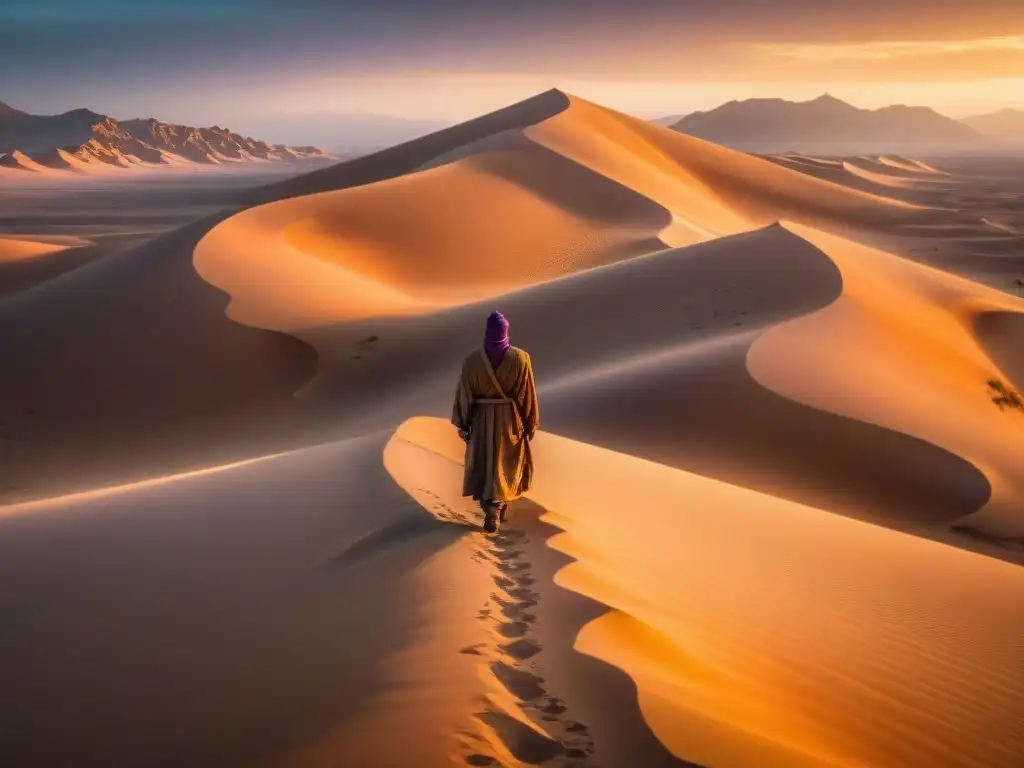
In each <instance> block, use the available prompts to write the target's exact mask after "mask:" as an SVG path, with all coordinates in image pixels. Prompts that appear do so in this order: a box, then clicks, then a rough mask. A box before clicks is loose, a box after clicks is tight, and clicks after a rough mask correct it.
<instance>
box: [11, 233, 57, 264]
mask: <svg viewBox="0 0 1024 768" xmlns="http://www.w3.org/2000/svg"><path fill="white" fill-rule="evenodd" d="M67 247H68V245H67V244H64V243H53V242H41V241H38V240H26V239H21V238H13V237H0V264H5V263H8V262H12V261H21V260H22V259H31V258H34V257H36V256H43V255H45V254H47V253H56V252H57V251H63V250H64V249H65V248H67Z"/></svg>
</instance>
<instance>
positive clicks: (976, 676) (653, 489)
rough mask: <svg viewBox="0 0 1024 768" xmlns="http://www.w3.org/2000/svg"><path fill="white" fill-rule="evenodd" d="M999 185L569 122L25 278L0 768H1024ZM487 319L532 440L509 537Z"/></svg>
mask: <svg viewBox="0 0 1024 768" xmlns="http://www.w3.org/2000/svg"><path fill="white" fill-rule="evenodd" d="M939 165H943V164H941V163H940V164H939ZM1015 183H1016V182H1015ZM1009 184H1010V182H1004V181H996V180H993V179H992V178H989V177H985V178H982V179H981V180H980V181H979V180H978V179H975V178H972V177H970V176H969V175H967V174H962V173H959V172H957V171H956V170H955V169H952V168H950V169H946V168H945V167H944V166H943V167H942V168H938V167H932V166H931V165H928V164H926V163H922V162H918V161H916V160H913V159H911V158H906V157H897V156H882V157H856V158H829V157H812V156H806V155H798V154H795V153H788V154H783V155H777V156H770V157H756V156H751V155H745V154H742V153H739V152H735V151H732V150H729V149H726V148H724V147H720V146H717V145H714V144H711V143H708V142H705V141H701V140H698V139H695V138H692V137H688V136H685V135H682V134H679V133H676V132H673V131H671V130H668V129H666V128H661V127H659V126H656V125H652V124H649V123H646V122H644V121H641V120H637V119H634V118H631V117H628V116H626V115H622V114H619V113H616V112H613V111H611V110H608V109H605V108H604V107H601V106H598V105H596V104H593V103H590V102H587V101H584V100H582V99H579V98H576V97H573V96H569V95H566V94H562V93H560V92H557V91H552V92H548V93H545V94H541V95H540V96H537V97H535V98H533V99H530V100H527V101H526V102H523V103H521V104H516V105H513V106H511V107H508V108H506V109H504V110H500V111H498V112H495V113H492V114H490V115H486V116H483V117H481V118H478V119H476V120H472V121H469V122H467V123H463V124H460V125H458V126H455V127H453V128H450V129H446V130H444V131H440V132H438V133H435V134H432V135H430V136H426V137H422V138H420V139H416V140H414V141H411V142H408V143H406V144H403V145H399V146H396V147H392V148H390V149H386V150H383V151H381V152H379V153H375V154H373V155H368V156H365V157H360V158H356V159H353V160H351V161H349V162H346V163H341V164H338V165H335V166H331V167H328V168H323V169H321V170H317V171H314V172H312V173H309V174H306V175H303V176H298V177H294V178H289V179H287V180H286V181H283V182H277V183H274V184H269V185H267V186H264V187H261V188H259V189H257V190H253V191H252V192H250V193H248V197H247V200H248V201H249V202H250V203H251V205H249V206H248V207H245V208H243V209H240V210H223V211H220V212H217V213H214V214H212V215H210V216H208V217H207V218H204V219H200V220H198V221H195V222H193V223H190V224H188V225H187V226H184V227H181V228H180V229H176V230H173V231H170V232H166V233H164V234H161V235H159V236H155V237H152V238H148V239H146V240H145V241H143V242H141V243H139V244H137V245H134V246H133V247H130V248H127V249H125V250H122V251H118V252H117V253H116V254H115V255H114V256H104V257H103V258H96V259H95V260H93V261H90V262H89V263H85V264H83V265H81V266H77V268H74V269H66V270H64V271H61V272H60V274H59V275H57V276H55V277H47V278H46V279H43V278H42V277H40V278H39V279H38V280H35V279H34V282H32V283H31V286H30V287H27V288H22V287H18V286H21V285H22V283H17V284H15V283H13V282H12V283H11V285H12V286H14V287H12V288H11V289H10V293H9V295H7V296H4V297H2V298H0V348H2V349H4V352H5V355H7V356H8V358H9V359H10V360H11V361H12V364H11V365H10V366H7V367H5V371H4V375H3V376H2V377H0V448H2V449H3V450H4V451H5V453H4V454H3V456H4V463H3V465H2V467H0V471H2V472H4V473H5V474H4V476H3V484H0V494H10V495H8V496H6V497H5V499H4V503H5V504H6V505H5V506H0V580H2V582H3V583H4V584H5V585H7V587H8V588H7V589H4V590H2V591H0V622H2V623H3V626H4V631H3V632H2V633H0V674H2V676H3V679H4V680H5V681H7V682H8V687H9V689H10V690H11V691H14V692H16V695H12V696H10V697H8V704H7V705H6V708H5V709H4V711H3V714H4V722H5V723H7V724H8V725H9V727H8V728H7V729H6V730H5V743H4V754H5V757H8V758H9V759H10V760H11V761H12V764H18V765H30V764H48V765H69V764H74V765H77V766H82V767H85V768H92V767H93V766H96V767H99V766H106V765H109V764H110V761H111V759H114V760H115V761H117V762H121V763H124V764H130V765H168V766H171V765H175V766H177V765H216V766H236V765H237V766H250V765H265V766H290V767H295V768H317V767H319V766H325V765H352V766H366V767H367V768H376V767H377V766H380V767H381V768H404V767H405V766H410V765H415V766H417V767H418V768H434V767H435V766H437V767H438V768H440V767H441V766H450V765H461V766H466V765H470V766H503V767H505V768H521V767H523V766H550V767H552V768H596V767H599V766H606V767H607V768H620V767H623V768H625V767H627V766H628V767H632V766H643V767H644V768H675V767H678V766H684V765H694V764H697V765H713V766H722V767H723V768H724V767H727V766H736V767H737V768H747V767H748V766H780V767H786V766H798V767H800V768H803V767H804V766H843V767H844V768H845V767H849V768H855V767H856V768H904V767H905V766H918V765H920V766H943V767H944V766H965V767H976V768H1019V766H1020V765H1022V764H1024V731H1022V730H1021V728H1020V727H1019V724H1020V723H1021V722H1024V645H1022V642H1021V638H1022V637H1024V569H1022V565H1024V554H1022V553H1024V514H1022V510H1024V451H1022V450H1021V449H1020V446H1021V445H1024V405H1022V400H1021V397H1020V394H1019V393H1020V391H1021V389H1022V388H1024V299H1022V298H1020V297H1019V296H1017V295H1013V294H1014V291H1015V290H1016V289H1015V286H1016V285H1017V283H1019V284H1020V286H1022V287H1024V282H1021V280H1022V279H1024V271H1021V272H1020V273H1019V275H1020V276H1019V277H1018V276H1017V275H1018V273H1017V272H1015V271H1014V270H1016V269H1018V268H1021V269H1024V258H1022V256H1021V253H1022V252H1021V250H1020V246H1021V236H1020V234H1019V233H1020V232H1024V220H1022V218H1021V212H1020V210H1018V209H1019V206H1016V202H1015V201H1016V200H1017V199H1018V198H1019V187H1016V188H1011V187H1009V186H1007V185H1009ZM1007 189H1010V190H1011V191H1007ZM1013 189H1016V190H1017V191H1016V192H1014V191H1013ZM1015 195H1016V197H1015ZM73 244H75V243H71V242H61V243H58V242H57V241H55V240H53V239H52V238H51V239H49V240H48V241H47V242H43V239H40V240H39V241H38V242H37V241H36V238H34V237H29V236H25V237H20V236H19V237H16V238H10V239H0V268H2V269H6V270H10V269H11V268H17V267H19V265H22V264H24V263H35V262H36V261H39V260H41V259H47V258H51V259H57V258H63V257H64V256H63V255H62V254H64V252H63V251H61V250H60V249H61V248H64V247H66V246H67V247H70V246H71V245H73ZM77 244H78V245H82V244H83V243H77ZM73 252H74V251H73V250H70V249H69V250H68V253H73ZM19 279H20V278H19ZM1014 279H1016V280H1017V283H1014V282H1013V280H1014ZM25 285H28V283H25ZM1020 292H1021V291H1017V293H1020ZM494 308H499V309H501V310H502V311H503V312H504V313H505V314H506V315H507V316H508V317H509V319H510V322H511V332H512V340H513V343H514V344H517V345H522V346H523V348H525V349H527V350H528V351H529V352H530V355H531V358H532V360H533V364H534V367H535V370H536V372H537V377H538V383H539V395H540V403H541V405H540V412H541V425H542V430H543V431H542V432H541V433H540V434H538V436H537V439H536V441H535V444H534V449H535V454H536V463H537V475H536V484H535V486H534V487H533V488H532V489H531V490H530V492H529V493H528V494H527V496H526V498H524V499H521V500H519V501H517V502H515V503H514V504H513V505H512V506H511V507H510V510H509V511H510V520H509V521H508V523H507V524H506V525H505V526H504V527H503V529H502V531H501V533H500V534H498V535H495V536H485V535H484V534H483V533H482V532H481V530H480V526H479V522H480V513H479V508H478V507H476V506H475V505H474V504H473V503H472V502H471V501H470V500H469V499H467V498H463V497H462V496H461V491H462V471H463V469H462V461H463V451H464V446H463V443H462V442H461V441H460V440H459V438H458V436H457V435H456V433H455V431H454V429H453V428H452V426H451V425H450V424H449V422H448V415H449V413H450V409H451V398H452V395H453V393H454V387H455V376H456V374H457V372H458V370H459V365H460V364H461V362H462V360H463V359H464V357H465V355H466V354H467V353H468V352H470V351H471V350H473V349H474V348H476V347H477V345H478V344H479V343H480V333H481V330H482V322H483V319H484V318H485V317H486V315H487V313H488V312H490V311H491V310H492V309H494ZM111 371H115V372H116V375H112V374H111ZM9 448H10V449H11V450H8V449H9ZM14 502H17V503H14ZM97 692H102V693H103V695H98V693H97ZM55 702H59V705H57V704H55ZM168 723H172V724H173V727H170V726H168ZM112 755H116V758H112V757H111V756H112Z"/></svg>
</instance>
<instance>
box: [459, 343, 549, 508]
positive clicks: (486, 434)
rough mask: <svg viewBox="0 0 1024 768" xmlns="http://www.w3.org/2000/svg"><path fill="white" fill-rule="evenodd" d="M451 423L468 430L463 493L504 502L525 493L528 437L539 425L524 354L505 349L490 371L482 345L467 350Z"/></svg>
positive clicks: (530, 464) (530, 476) (530, 459)
mask: <svg viewBox="0 0 1024 768" xmlns="http://www.w3.org/2000/svg"><path fill="white" fill-rule="evenodd" d="M492 378H493V379H496V380H497V383H498V384H500V386H501V390H502V391H501V392H499V391H498V387H497V386H496V385H495V382H494V381H492ZM513 400H514V401H515V407H513V403H512V401H513ZM516 408H518V413H517V411H516ZM452 424H454V425H455V426H456V427H457V428H458V429H460V430H462V431H463V432H468V433H469V440H468V442H467V443H466V468H465V474H464V476H463V481H462V495H463V496H472V497H473V498H474V499H476V500H478V501H481V500H483V501H501V502H506V501H512V500H513V499H516V498H518V497H519V496H521V495H522V494H523V493H525V492H526V491H528V490H529V489H530V484H531V483H532V481H533V457H532V455H531V453H530V439H532V438H533V435H534V433H535V432H536V431H537V426H538V425H539V424H540V413H539V411H538V409H537V388H536V385H535V384H534V380H533V363H531V362H530V356H529V355H528V354H527V353H526V352H524V351H523V350H521V349H519V348H518V347H509V349H508V352H506V353H505V357H504V358H502V361H501V362H500V363H499V364H498V367H497V368H496V369H495V368H493V367H492V366H491V362H490V360H488V359H487V355H486V353H485V352H484V351H483V350H482V349H478V350H476V351H475V352H473V353H472V354H470V355H469V356H468V357H467V358H466V360H465V362H464V363H463V364H462V375H461V376H460V377H459V386H458V388H457V389H456V392H455V406H454V407H453V408H452Z"/></svg>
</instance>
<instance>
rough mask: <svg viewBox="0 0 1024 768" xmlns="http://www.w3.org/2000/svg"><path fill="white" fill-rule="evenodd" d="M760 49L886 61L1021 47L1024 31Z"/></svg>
mask: <svg viewBox="0 0 1024 768" xmlns="http://www.w3.org/2000/svg"><path fill="white" fill-rule="evenodd" d="M756 48H757V50H759V51H761V52H762V53H768V54H771V55H773V56H777V57H779V58H784V59H792V60H796V61H808V62H814V61H887V60H891V59H900V58H908V57H920V56H936V55H943V54H960V53H982V52H986V53H988V52H998V51H1006V52H1008V53H1009V52H1013V53H1020V52H1021V51H1024V35H1007V36H1002V37H982V38H977V39H974V40H915V41H875V42H869V43H843V44H830V45H820V44H778V43H776V44H764V45H758V46H756Z"/></svg>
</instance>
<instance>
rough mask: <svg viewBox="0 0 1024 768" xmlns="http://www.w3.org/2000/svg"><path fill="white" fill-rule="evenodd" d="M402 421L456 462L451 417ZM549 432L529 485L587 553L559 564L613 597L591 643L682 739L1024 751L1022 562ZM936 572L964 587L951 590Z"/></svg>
mask: <svg viewBox="0 0 1024 768" xmlns="http://www.w3.org/2000/svg"><path fill="white" fill-rule="evenodd" d="M396 439H404V440H408V441H411V442H413V443H414V444H417V445H422V446H425V447H427V448H429V449H430V450H432V451H435V452H438V453H440V454H442V455H444V456H446V457H448V458H449V460H450V461H451V467H450V469H449V470H448V471H449V472H450V473H452V474H454V475H455V476H456V477H457V476H458V473H459V464H460V463H461V449H460V444H459V441H458V438H457V437H455V436H453V435H452V434H451V430H450V429H449V428H448V426H447V425H446V424H445V423H444V422H443V421H441V420H417V421H413V422H411V423H408V424H406V425H403V427H402V428H401V429H400V430H399V431H398V433H397V436H396ZM536 451H537V454H538V460H539V461H542V462H543V463H544V464H545V465H546V466H547V467H548V471H547V472H546V473H545V474H544V475H543V477H539V479H538V482H537V487H536V488H535V490H534V491H533V492H531V494H530V497H531V499H532V500H534V501H536V502H537V503H538V504H540V505H541V506H542V507H543V508H544V509H545V510H546V511H547V513H546V514H545V515H544V517H543V518H542V519H544V520H545V521H547V522H549V523H550V524H551V525H553V526H556V527H557V528H560V529H562V530H563V531H564V533H561V534H558V535H557V536H555V537H554V538H553V539H551V540H550V541H549V542H548V544H549V546H551V547H553V548H555V549H557V550H559V551H561V552H564V553H565V554H567V555H568V556H569V557H571V558H572V559H573V560H574V561H575V562H573V563H572V564H570V565H568V566H567V567H566V568H564V569H563V570H562V571H560V572H559V573H558V574H556V576H555V582H556V583H557V584H558V585H560V586H562V587H564V588H568V589H572V590H574V591H577V592H580V593H582V594H584V595H586V596H587V597H589V598H591V599H593V600H596V601H598V602H600V603H602V604H603V605H605V606H607V607H608V608H610V609H612V610H611V612H610V613H607V614H605V615H603V616H601V617H600V618H598V619H597V620H596V621H594V622H592V623H590V624H588V625H587V626H585V627H584V628H583V630H582V631H581V632H580V634H579V636H578V637H577V640H576V649H577V650H578V651H580V652H582V653H585V654H588V655H592V656H596V657H597V658H600V659H602V660H604V661H607V662H609V663H611V664H614V665H615V666H618V667H621V668H623V669H625V670H626V671H627V672H628V673H629V674H630V676H631V677H633V679H634V680H635V682H636V683H637V686H638V688H639V698H640V707H641V709H642V710H643V711H644V714H645V717H646V719H647V722H648V723H649V724H650V725H651V727H652V729H653V730H654V732H655V733H656V734H657V735H658V737H659V738H660V739H661V740H662V741H663V742H664V743H665V744H666V745H667V746H669V748H670V749H672V751H673V752H675V754H676V755H678V756H679V757H682V758H684V759H686V760H691V761H694V762H697V763H699V764H705V765H708V764H709V765H723V766H725V765H751V764H776V765H906V764H908V763H917V764H934V765H976V766H996V765H1006V766H1010V765H1014V764H1015V761H1016V760H1018V759H1019V757H1020V754H1021V751H1022V750H1024V742H1022V741H1021V736H1020V735H1019V734H1012V733H1011V732H1012V730H1013V729H1012V725H1011V724H1012V723H1014V722H1016V720H1017V719H1019V717H1020V715H1021V714H1022V713H1024V678H1022V676H1021V674H1020V669H1019V663H1020V661H1021V649H1020V646H1019V644H1018V642H1017V638H1018V637H1019V635H1020V633H1021V632H1022V631H1024V602H1022V601H1021V600H1020V597H1021V595H1024V572H1022V571H1021V570H1020V569H1019V568H1016V567H1014V566H1011V565H1007V564H1004V563H999V562H997V561H994V560H991V559H988V558H984V557H980V556H977V555H974V554H970V553H965V552H961V551H957V550H955V549H951V548H949V547H945V546H942V545H940V544H935V543H932V542H927V541H923V540H921V539H918V538H916V537H913V536H906V535H903V534H899V533H895V532H892V531H887V530H885V529H883V528H877V527H874V526H870V525H866V524H863V523H859V522H856V521H851V520H846V519H843V518H840V517H836V516H834V515H829V514H828V513H825V512H823V511H821V510H815V509H812V508H808V507H803V506H800V505H796V504H790V503H787V502H782V501H780V500H778V499H774V498H772V497H770V496H764V495H761V494H757V493H753V492H750V491H747V490H743V489H738V488H735V487H733V486H730V485H727V484H724V483H719V482H716V481H713V480H709V479H707V478H703V477H700V476H698V475H693V474H689V473H686V472H680V471H677V470H670V469H667V468H665V467H663V466H659V465H657V464H652V463H649V462H645V461H641V460H638V459H632V458H629V457H626V456H623V455H621V454H618V453H615V452H612V451H607V450H602V449H600V448H596V447H593V446H589V445H586V444H582V443H575V442H572V441H568V440H565V439H563V438H559V437H556V436H553V435H549V434H545V435H543V436H542V438H541V439H538V442H537V445H536ZM594 478H601V480H600V482H595V481H594ZM638 489H644V490H643V492H642V493H638ZM625 510H629V513H628V514H624V512H625ZM623 542H629V545H628V546H623ZM740 563H742V567H739V566H738V564H740ZM936 574H942V575H943V579H948V580H950V583H951V584H952V583H955V585H956V586H955V588H953V589H948V590H947V589H935V579H936ZM754 585H756V587H755V586H754ZM977 595H985V596H986V598H985V600H983V601H979V600H978V599H977V597H976V596H977ZM542 599H543V598H542ZM808 617H816V618H815V620H813V621H808ZM754 627H756V628H757V629H756V631H754V630H753V628H754ZM925 680H926V681H927V684H923V681H925ZM570 703H571V701H570Z"/></svg>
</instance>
